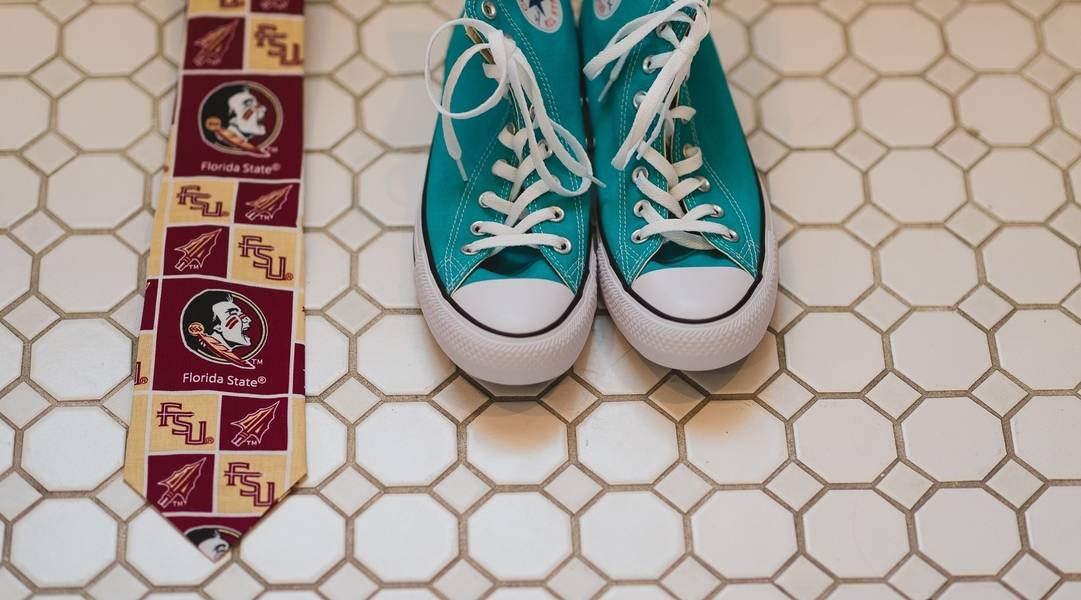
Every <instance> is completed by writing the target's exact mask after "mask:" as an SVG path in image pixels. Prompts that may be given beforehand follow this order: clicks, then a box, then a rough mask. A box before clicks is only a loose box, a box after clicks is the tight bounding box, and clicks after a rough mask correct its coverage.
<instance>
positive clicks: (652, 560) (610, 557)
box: [579, 492, 684, 579]
mask: <svg viewBox="0 0 1081 600" xmlns="http://www.w3.org/2000/svg"><path fill="white" fill-rule="evenodd" d="M579 522H580V525H579V528H580V531H581V533H580V535H581V545H582V554H583V555H584V556H585V557H586V558H588V559H589V560H590V561H591V562H592V563H593V564H595V565H596V566H597V567H599V568H600V569H601V570H602V571H604V572H605V573H607V574H608V576H609V577H612V578H614V579H645V578H655V577H659V576H660V575H661V573H663V572H664V571H665V570H666V569H667V568H668V567H669V566H670V565H672V563H674V562H675V561H676V559H677V558H679V557H680V556H681V555H682V554H683V552H684V547H683V522H682V520H681V519H680V518H679V515H678V514H676V512H675V511H674V510H672V509H671V507H669V506H668V505H667V504H665V503H664V502H663V501H661V499H660V498H658V497H657V496H655V495H653V494H651V493H650V492H609V493H607V494H605V495H603V496H601V498H600V499H599V500H597V502H596V503H594V504H593V505H592V506H590V507H589V508H588V509H586V511H585V512H584V513H582V516H581V517H580V519H579Z"/></svg>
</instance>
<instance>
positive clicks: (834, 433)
mask: <svg viewBox="0 0 1081 600" xmlns="http://www.w3.org/2000/svg"><path fill="white" fill-rule="evenodd" d="M793 431H794V432H795V438H796V456H798V457H799V459H800V461H802V462H803V464H805V465H807V466H808V467H810V468H811V469H813V470H814V471H815V472H817V473H818V474H819V475H821V476H822V477H824V478H825V479H826V480H827V481H830V482H833V483H852V482H864V481H874V480H875V479H876V478H877V477H878V475H879V474H880V473H882V471H883V470H884V469H885V468H886V467H887V466H889V464H890V463H892V462H893V461H894V460H895V459H896V458H897V449H896V446H895V445H894V440H893V426H892V425H891V424H890V422H889V420H887V419H886V418H885V417H883V416H882V415H880V414H878V413H877V412H875V410H874V409H873V408H871V407H870V406H868V405H867V404H865V403H863V402H862V401H860V400H818V401H817V402H815V403H814V404H812V405H811V407H810V408H809V409H807V412H805V413H803V414H802V415H801V416H800V417H799V419H798V420H797V421H796V424H795V425H794V427H793Z"/></svg>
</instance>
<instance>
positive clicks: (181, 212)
mask: <svg viewBox="0 0 1081 600" xmlns="http://www.w3.org/2000/svg"><path fill="white" fill-rule="evenodd" d="M164 200H166V201H167V202H168V203H169V223H231V222H232V221H233V205H234V203H235V201H236V182H235V181H224V180H219V179H177V180H175V181H173V186H172V190H171V191H170V193H169V197H168V198H165V199H164Z"/></svg>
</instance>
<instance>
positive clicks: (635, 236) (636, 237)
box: [631, 229, 646, 244]
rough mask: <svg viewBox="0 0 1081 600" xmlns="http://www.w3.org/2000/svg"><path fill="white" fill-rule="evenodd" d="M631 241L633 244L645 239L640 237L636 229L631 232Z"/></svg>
mask: <svg viewBox="0 0 1081 600" xmlns="http://www.w3.org/2000/svg"><path fill="white" fill-rule="evenodd" d="M631 241H632V242H634V243H635V244H641V243H642V242H644V241H646V238H644V237H642V234H641V232H639V231H638V230H637V229H636V230H634V231H633V232H631Z"/></svg>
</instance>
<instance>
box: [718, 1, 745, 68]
mask: <svg viewBox="0 0 1081 600" xmlns="http://www.w3.org/2000/svg"><path fill="white" fill-rule="evenodd" d="M718 6H719V5H716V4H714V5H712V8H713V18H712V20H711V22H710V26H711V30H712V34H713V43H714V44H716V46H717V53H718V54H720V56H721V62H723V63H724V64H725V65H726V66H734V65H736V64H738V63H739V61H741V60H743V59H744V58H745V57H746V56H747V52H748V51H749V48H748V44H747V30H746V28H745V27H744V26H743V23H741V22H740V21H739V20H738V19H736V18H734V17H732V16H731V15H729V14H728V13H726V12H724V11H723V10H720V9H719V8H718Z"/></svg>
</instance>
